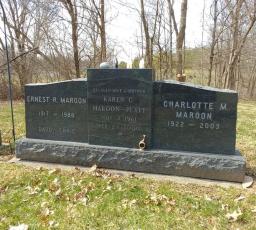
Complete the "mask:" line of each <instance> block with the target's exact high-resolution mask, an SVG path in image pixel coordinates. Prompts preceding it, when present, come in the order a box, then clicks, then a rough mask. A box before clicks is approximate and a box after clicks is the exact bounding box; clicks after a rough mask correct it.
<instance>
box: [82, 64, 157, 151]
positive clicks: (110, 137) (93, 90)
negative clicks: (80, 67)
mask: <svg viewBox="0 0 256 230" xmlns="http://www.w3.org/2000/svg"><path fill="white" fill-rule="evenodd" d="M87 78H88V121H89V123H88V124H89V143H90V144H95V145H107V146H121V147H130V148H138V144H139V141H140V140H141V139H142V138H143V135H145V136H146V139H145V141H146V145H147V147H148V148H149V147H150V146H151V106H152V79H153V72H152V70H151V69H88V70H87Z"/></svg>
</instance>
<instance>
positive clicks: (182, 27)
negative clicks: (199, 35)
mask: <svg viewBox="0 0 256 230" xmlns="http://www.w3.org/2000/svg"><path fill="white" fill-rule="evenodd" d="M187 5H188V1H187V0H182V2H181V13H180V23H179V29H178V25H177V22H176V18H175V14H174V10H173V3H172V4H169V6H170V13H171V17H172V22H173V27H174V31H175V33H176V58H177V64H176V74H182V73H183V52H182V51H183V45H184V40H185V31H186V21H187Z"/></svg>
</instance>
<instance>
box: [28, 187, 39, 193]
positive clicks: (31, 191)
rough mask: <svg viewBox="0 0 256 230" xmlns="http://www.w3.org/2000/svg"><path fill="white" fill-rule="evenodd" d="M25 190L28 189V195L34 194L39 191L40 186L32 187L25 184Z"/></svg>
mask: <svg viewBox="0 0 256 230" xmlns="http://www.w3.org/2000/svg"><path fill="white" fill-rule="evenodd" d="M26 190H27V191H28V194H29V195H35V194H38V192H39V191H40V188H39V187H34V188H33V187H31V186H27V187H26Z"/></svg>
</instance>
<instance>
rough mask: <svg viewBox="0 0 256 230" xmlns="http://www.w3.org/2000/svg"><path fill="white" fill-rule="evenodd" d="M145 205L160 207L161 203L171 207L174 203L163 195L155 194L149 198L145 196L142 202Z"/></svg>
mask: <svg viewBox="0 0 256 230" xmlns="http://www.w3.org/2000/svg"><path fill="white" fill-rule="evenodd" d="M144 203H145V204H150V203H151V204H154V205H161V204H162V203H164V204H167V205H171V206H174V205H176V201H175V200H173V199H171V198H168V197H167V196H165V195H161V194H156V193H152V194H150V195H149V196H147V199H146V201H145V202H144Z"/></svg>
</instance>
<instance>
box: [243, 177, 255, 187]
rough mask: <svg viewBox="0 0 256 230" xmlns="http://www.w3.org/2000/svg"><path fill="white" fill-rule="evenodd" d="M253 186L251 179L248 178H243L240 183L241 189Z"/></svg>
mask: <svg viewBox="0 0 256 230" xmlns="http://www.w3.org/2000/svg"><path fill="white" fill-rule="evenodd" d="M252 184H253V178H252V177H250V176H245V178H244V182H243V183H242V187H243V188H250V187H251V186H252Z"/></svg>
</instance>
